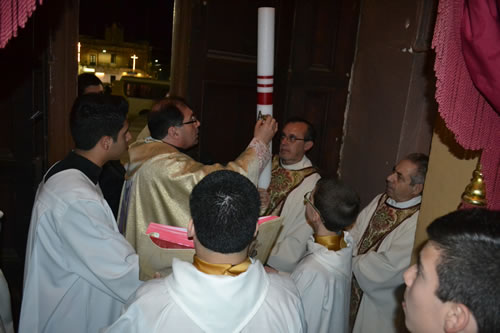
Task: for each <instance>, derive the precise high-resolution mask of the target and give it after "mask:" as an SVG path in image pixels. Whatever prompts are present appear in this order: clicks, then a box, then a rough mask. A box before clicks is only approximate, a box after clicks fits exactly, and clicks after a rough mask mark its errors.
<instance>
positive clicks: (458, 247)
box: [403, 209, 500, 333]
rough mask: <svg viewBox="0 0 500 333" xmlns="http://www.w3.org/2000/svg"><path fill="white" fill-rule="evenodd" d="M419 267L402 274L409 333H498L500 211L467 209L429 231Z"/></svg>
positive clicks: (441, 220)
mask: <svg viewBox="0 0 500 333" xmlns="http://www.w3.org/2000/svg"><path fill="white" fill-rule="evenodd" d="M427 233H428V235H429V241H428V242H427V244H425V246H424V247H423V249H422V251H420V255H419V257H418V263H417V264H416V265H413V266H411V267H410V268H409V269H408V270H407V271H406V272H405V273H404V280H405V283H406V292H405V297H404V302H403V309H404V311H405V315H406V326H407V328H408V329H409V330H410V332H414V333H418V332H422V333H427V332H466V333H467V332H472V333H476V332H484V333H486V332H498V330H499V328H500V302H499V299H500V287H499V277H500V212H499V211H489V210H486V209H470V210H469V209H466V210H459V211H455V212H452V213H450V214H448V215H445V216H443V217H440V218H438V219H437V220H435V221H434V222H433V223H432V224H430V225H429V226H428V227H427Z"/></svg>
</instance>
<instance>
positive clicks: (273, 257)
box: [267, 155, 321, 273]
mask: <svg viewBox="0 0 500 333" xmlns="http://www.w3.org/2000/svg"><path fill="white" fill-rule="evenodd" d="M281 166H282V167H283V168H285V169H287V170H300V169H304V168H308V167H311V166H312V163H311V161H310V160H309V159H308V158H307V156H305V155H304V157H303V158H302V160H301V161H300V162H297V163H295V164H290V165H285V164H281ZM320 178H321V177H320V175H319V174H318V173H314V174H312V175H310V176H308V177H306V178H305V179H304V180H303V181H302V183H301V184H300V185H299V186H297V188H295V189H294V190H293V191H291V192H290V194H288V197H287V198H286V201H285V203H284V205H283V209H282V210H281V214H280V216H282V217H283V228H282V229H281V232H280V234H279V235H278V238H277V239H276V244H275V245H274V247H273V249H272V250H271V254H270V255H269V259H268V260H267V264H268V265H269V266H272V267H274V268H276V269H277V270H279V271H282V272H289V273H290V272H292V271H293V269H294V268H295V266H297V263H298V262H299V260H300V258H302V256H304V254H305V253H306V250H307V240H308V239H309V237H311V235H312V234H313V230H312V228H311V226H310V225H309V224H307V222H306V215H305V213H306V208H305V205H304V194H306V193H307V192H309V191H312V190H313V189H314V187H315V186H316V182H317V181H318V180H319V179H320Z"/></svg>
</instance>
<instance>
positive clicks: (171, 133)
mask: <svg viewBox="0 0 500 333" xmlns="http://www.w3.org/2000/svg"><path fill="white" fill-rule="evenodd" d="M177 135H178V132H177V127H175V126H170V127H169V128H168V130H167V135H166V136H168V137H170V138H172V139H173V138H174V137H176V136H177Z"/></svg>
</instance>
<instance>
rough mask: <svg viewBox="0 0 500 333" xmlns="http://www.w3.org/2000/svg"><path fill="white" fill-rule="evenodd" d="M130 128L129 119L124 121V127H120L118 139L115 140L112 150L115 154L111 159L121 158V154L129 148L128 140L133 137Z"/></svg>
mask: <svg viewBox="0 0 500 333" xmlns="http://www.w3.org/2000/svg"><path fill="white" fill-rule="evenodd" d="M128 129H129V125H128V121H127V120H125V121H124V122H123V127H122V128H121V129H120V132H118V135H117V137H116V141H115V140H113V143H112V147H111V152H112V153H113V156H112V158H111V159H113V160H116V159H119V158H120V156H121V154H123V153H124V152H125V151H127V150H128V142H129V141H130V139H131V138H132V136H131V135H130V132H129V131H128Z"/></svg>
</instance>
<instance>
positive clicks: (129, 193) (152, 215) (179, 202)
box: [118, 97, 277, 256]
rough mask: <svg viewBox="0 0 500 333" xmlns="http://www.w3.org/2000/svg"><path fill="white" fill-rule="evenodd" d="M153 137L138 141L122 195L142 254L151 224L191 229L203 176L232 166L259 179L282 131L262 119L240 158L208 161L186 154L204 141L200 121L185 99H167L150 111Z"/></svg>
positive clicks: (129, 234) (126, 221)
mask: <svg viewBox="0 0 500 333" xmlns="http://www.w3.org/2000/svg"><path fill="white" fill-rule="evenodd" d="M148 127H149V128H150V131H151V136H149V137H147V138H145V139H143V140H138V141H136V142H134V143H133V144H132V145H131V146H130V149H129V155H130V162H129V166H128V169H127V173H126V176H125V179H126V181H125V186H124V191H123V193H122V201H121V202H122V203H121V211H120V215H119V218H118V220H119V224H120V228H123V227H125V234H126V238H127V240H128V241H129V242H130V243H131V244H132V245H133V246H134V247H135V248H136V249H137V250H138V254H139V256H140V255H141V254H142V253H141V246H140V244H141V242H149V238H147V237H146V238H145V237H144V234H145V231H146V229H147V227H148V225H149V223H150V222H156V223H162V224H168V225H173V226H179V227H187V223H188V221H189V219H190V214H189V194H190V193H191V191H192V189H193V187H194V186H195V185H196V184H197V183H198V182H199V181H200V180H201V179H203V177H205V176H206V175H208V174H209V173H211V172H214V171H216V170H232V171H236V172H238V173H240V174H242V175H245V176H246V177H248V179H250V180H251V181H252V182H254V183H257V181H258V177H259V174H260V171H261V169H262V168H263V167H264V166H265V164H266V163H267V162H268V161H269V159H270V157H271V154H270V152H269V149H268V143H269V142H270V141H271V139H272V137H273V136H274V133H276V130H277V124H276V121H275V120H274V119H272V118H270V117H269V118H268V119H266V120H259V121H257V123H256V125H255V128H254V138H253V139H252V141H250V144H249V145H248V147H247V148H246V149H245V150H244V151H243V152H242V153H241V154H240V156H239V157H238V158H236V159H235V160H234V161H232V162H229V163H227V164H226V165H222V164H213V165H205V164H203V163H200V162H197V161H195V160H193V159H192V158H191V157H189V156H188V155H186V154H185V153H184V152H185V150H186V149H189V148H192V147H193V146H195V145H196V144H197V143H198V130H199V127H200V121H199V120H198V119H197V118H196V116H195V114H194V112H193V110H192V109H191V108H190V107H189V106H188V105H187V104H186V102H185V101H184V100H183V99H181V98H176V97H168V98H164V99H161V100H160V101H158V102H157V103H155V105H154V106H153V109H152V111H151V112H150V114H149V115H148Z"/></svg>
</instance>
